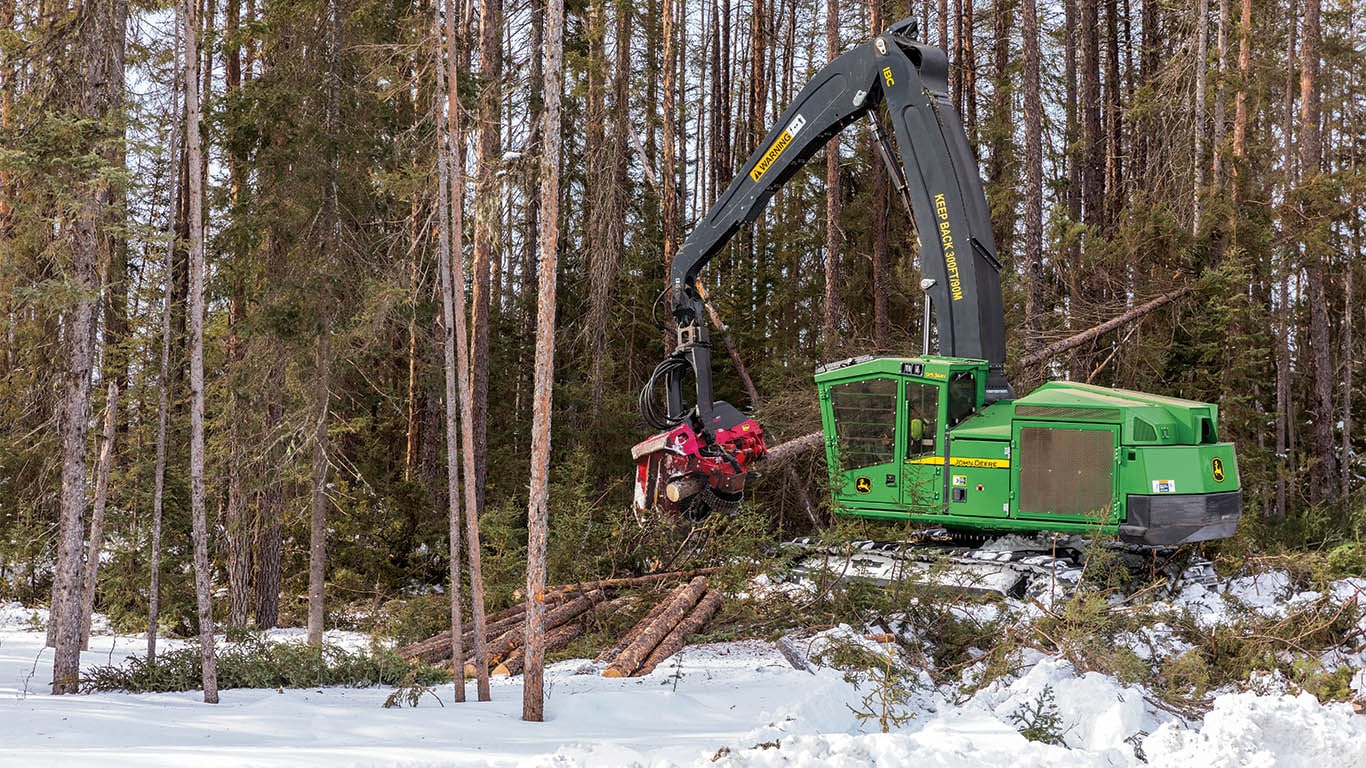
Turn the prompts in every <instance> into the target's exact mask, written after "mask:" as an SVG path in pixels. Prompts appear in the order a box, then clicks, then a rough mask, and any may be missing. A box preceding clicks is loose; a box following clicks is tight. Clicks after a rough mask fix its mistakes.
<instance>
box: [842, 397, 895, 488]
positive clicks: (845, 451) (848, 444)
mask: <svg viewBox="0 0 1366 768" xmlns="http://www.w3.org/2000/svg"><path fill="white" fill-rule="evenodd" d="M830 406H831V410H833V411H834V414H835V434H836V436H837V437H838V439H839V450H840V454H839V460H840V463H841V464H843V469H845V470H851V469H861V468H863V467H872V466H876V465H878V464H886V463H888V462H890V461H891V460H892V458H893V457H894V456H895V455H896V445H895V441H894V439H895V431H896V380H895V379H881V378H879V379H865V380H863V381H851V382H849V383H847V384H836V385H834V386H832V387H830Z"/></svg>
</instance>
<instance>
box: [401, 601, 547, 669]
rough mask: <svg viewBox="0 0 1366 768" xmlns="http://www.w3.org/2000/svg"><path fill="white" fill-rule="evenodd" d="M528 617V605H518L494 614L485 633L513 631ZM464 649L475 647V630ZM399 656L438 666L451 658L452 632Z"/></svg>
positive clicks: (408, 647) (413, 646)
mask: <svg viewBox="0 0 1366 768" xmlns="http://www.w3.org/2000/svg"><path fill="white" fill-rule="evenodd" d="M567 594H568V593H564V594H558V595H555V596H554V600H553V602H558V601H560V600H562V599H564V598H565V597H566V596H567ZM546 601H547V602H552V600H551V597H550V596H549V595H547V596H546ZM525 616H526V603H524V602H522V603H518V604H516V605H514V606H512V607H511V608H506V609H504V610H501V611H499V612H498V613H495V614H493V615H492V616H490V617H489V618H488V624H487V625H486V627H485V629H484V631H485V634H486V635H487V636H488V637H497V636H498V635H500V634H502V633H504V632H506V631H507V630H509V629H511V628H512V627H513V626H521V624H522V620H523V617H525ZM462 637H463V638H464V647H466V648H472V647H473V646H474V630H473V629H471V630H467V631H466V632H465V633H464V635H463V636H462ZM395 652H396V653H397V654H398V655H399V656H402V657H403V658H405V659H407V660H409V661H423V662H426V663H428V664H436V663H439V662H442V661H446V660H447V659H449V658H450V657H451V631H450V630H449V629H448V630H446V631H445V632H442V633H441V634H439V635H433V636H432V637H429V638H427V639H426V640H419V641H417V642H416V643H410V644H408V645H405V646H403V647H402V648H399V649H398V650H397V651H395Z"/></svg>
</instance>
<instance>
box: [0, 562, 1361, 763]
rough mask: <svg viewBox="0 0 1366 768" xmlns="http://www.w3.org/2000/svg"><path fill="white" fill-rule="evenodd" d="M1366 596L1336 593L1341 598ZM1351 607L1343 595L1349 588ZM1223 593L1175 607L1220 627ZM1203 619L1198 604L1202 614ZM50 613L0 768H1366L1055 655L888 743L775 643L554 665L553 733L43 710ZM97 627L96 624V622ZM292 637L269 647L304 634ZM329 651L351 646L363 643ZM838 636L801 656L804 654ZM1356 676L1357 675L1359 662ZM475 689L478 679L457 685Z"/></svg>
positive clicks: (1265, 602)
mask: <svg viewBox="0 0 1366 768" xmlns="http://www.w3.org/2000/svg"><path fill="white" fill-rule="evenodd" d="M1228 586H1229V588H1230V590H1231V591H1233V592H1234V594H1235V595H1236V598H1237V599H1238V600H1239V601H1240V603H1241V604H1248V603H1252V602H1255V601H1257V600H1262V602H1260V603H1256V606H1257V607H1258V608H1259V609H1265V610H1266V611H1268V612H1271V611H1276V610H1280V607H1279V606H1281V605H1283V604H1284V603H1285V602H1287V601H1288V600H1295V599H1300V600H1303V599H1309V598H1308V597H1306V596H1295V595H1290V594H1287V593H1286V592H1285V584H1283V583H1281V582H1280V581H1278V580H1277V577H1275V576H1274V575H1273V576H1272V577H1270V579H1269V580H1268V579H1265V578H1263V579H1255V580H1252V581H1251V582H1243V583H1233V584H1230V585H1228ZM1362 586H1363V585H1361V584H1356V583H1354V582H1340V583H1339V584H1338V585H1335V587H1334V589H1335V591H1336V590H1339V589H1341V590H1342V591H1343V594H1342V595H1341V596H1340V597H1341V598H1342V599H1350V597H1351V595H1350V594H1349V593H1350V592H1351V590H1353V589H1356V590H1358V591H1359V590H1360V589H1361V587H1362ZM1352 594H1355V593H1352ZM1224 600H1225V597H1224V596H1223V595H1221V594H1219V593H1215V592H1210V591H1205V590H1199V591H1188V592H1187V593H1183V594H1182V595H1181V596H1179V597H1178V598H1176V599H1175V601H1176V602H1177V603H1178V604H1180V605H1182V606H1188V607H1191V608H1192V610H1197V611H1198V615H1200V616H1202V617H1203V619H1202V620H1207V621H1209V622H1211V624H1217V623H1218V621H1219V615H1220V612H1221V611H1222V610H1224ZM1201 606H1203V607H1201ZM43 619H45V616H44V615H43V614H42V612H39V611H33V610H28V609H24V608H22V607H20V606H18V605H15V604H11V605H7V606H0V765H4V766H10V765H15V766H22V765H100V766H124V765H126V766H139V768H142V767H144V766H156V765H178V766H180V765H187V764H188V765H194V766H196V768H201V767H202V768H207V767H208V766H218V765H261V766H276V765H279V766H285V765H288V766H298V765H327V766H329V768H341V767H342V766H412V767H417V766H447V765H450V766H485V765H497V766H502V765H526V766H554V767H555V768H570V767H573V766H593V767H596V766H618V765H620V766H631V765H639V766H648V767H650V768H655V767H656V766H671V765H697V766H710V765H719V766H747V765H754V766H866V765H884V766H900V765H917V766H920V765H928V766H955V767H956V766H977V765H980V766H991V767H992V768H1001V767H1002V766H1040V767H1043V766H1047V767H1048V768H1066V767H1067V766H1139V765H1144V764H1145V762H1144V761H1145V760H1146V764H1147V765H1154V766H1181V767H1182V768H1188V767H1194V766H1211V767H1221V768H1222V767H1224V766H1228V767H1229V768H1232V767H1233V766H1266V767H1268V768H1269V767H1271V766H1290V767H1292V768H1293V767H1295V766H1305V767H1309V766H1312V767H1313V768H1328V767H1329V766H1341V767H1342V768H1355V767H1360V768H1366V716H1360V715H1355V714H1353V712H1352V709H1351V707H1350V706H1348V705H1345V704H1329V705H1321V704H1319V702H1318V701H1317V700H1315V699H1314V698H1313V697H1312V696H1309V695H1308V694H1301V695H1298V696H1296V695H1291V694H1286V693H1277V692H1272V693H1270V694H1265V693H1254V692H1230V693H1226V694H1224V695H1221V696H1219V697H1218V698H1216V699H1215V701H1214V707H1213V710H1212V711H1210V712H1209V713H1208V714H1207V715H1206V716H1205V717H1204V718H1203V721H1194V722H1184V721H1182V720H1181V719H1180V718H1178V717H1177V716H1176V715H1173V714H1171V713H1169V712H1167V711H1165V710H1162V709H1159V708H1157V707H1154V706H1153V705H1152V704H1150V703H1149V702H1148V701H1147V700H1146V699H1145V697H1144V692H1143V691H1142V690H1140V689H1137V688H1133V687H1128V686H1125V685H1122V684H1120V683H1118V682H1117V681H1116V680H1114V679H1113V678H1110V677H1107V676H1105V675H1101V674H1099V673H1095V672H1090V673H1086V674H1077V673H1076V672H1075V671H1074V670H1073V669H1072V667H1071V665H1070V664H1068V663H1067V662H1066V661H1062V660H1059V659H1056V658H1051V657H1047V656H1043V655H1041V654H1031V655H1030V656H1028V657H1027V658H1025V659H1024V662H1025V663H1024V665H1023V668H1022V671H1021V673H1020V674H1019V675H1018V676H1016V677H1014V678H1009V679H1002V680H997V681H996V682H994V683H992V684H991V685H988V686H986V687H985V688H983V689H982V690H980V691H978V692H976V693H975V694H974V695H972V696H970V697H963V696H962V695H961V694H960V693H959V691H958V689H956V688H954V687H941V688H935V687H933V686H930V685H928V682H927V681H922V683H923V684H922V685H921V686H918V687H916V689H915V692H914V693H913V694H912V696H911V699H910V700H909V702H908V703H907V705H906V708H905V710H906V713H907V714H910V715H911V719H910V720H909V721H908V722H906V723H905V724H904V725H903V726H901V727H900V728H897V729H895V730H894V731H893V732H892V733H889V734H882V733H880V732H876V731H878V725H877V723H876V722H875V721H874V722H861V721H860V720H859V718H857V717H856V716H855V715H854V712H853V711H852V709H851V707H853V708H865V705H864V703H863V699H864V696H865V695H866V694H867V693H868V691H869V687H868V685H867V684H866V683H865V685H864V686H863V687H862V689H861V690H860V689H856V688H855V687H854V686H853V685H852V684H851V683H849V682H847V681H846V680H845V678H844V675H843V674H842V673H841V672H839V671H837V670H834V669H828V668H815V670H814V672H806V671H800V670H797V669H794V668H793V667H792V666H791V665H790V664H789V663H788V662H787V661H786V659H784V657H783V656H782V655H781V654H780V653H779V652H778V651H777V650H776V649H775V648H774V646H773V645H772V644H770V643H766V642H761V641H745V642H737V643H723V644H712V645H704V646H694V647H690V648H688V649H686V650H685V651H684V652H683V653H681V654H679V656H677V657H675V658H674V659H673V660H671V661H670V662H669V663H666V664H664V665H661V666H660V667H659V669H657V670H656V671H655V672H654V673H653V674H651V675H648V676H646V677H642V678H634V679H606V678H602V677H600V676H598V675H597V674H593V672H594V670H593V668H592V667H591V665H589V664H588V663H587V662H585V661H567V662H562V663H559V664H556V665H554V666H552V667H551V668H550V669H549V670H548V675H547V691H548V700H547V705H546V715H547V721H546V722H545V723H524V722H522V721H521V720H520V715H521V681H520V678H512V679H497V678H495V680H494V684H493V701H492V702H488V703H478V702H470V703H466V704H461V705H455V704H454V703H453V702H452V701H451V688H450V686H449V685H447V686H444V687H443V688H441V689H439V691H438V693H439V695H440V697H441V699H442V700H443V702H444V706H442V705H441V704H439V703H438V702H437V701H436V699H434V698H432V697H430V696H428V697H426V698H424V700H423V701H422V703H421V704H420V706H418V707H416V708H406V707H405V708H401V709H400V708H395V709H385V708H384V707H383V706H382V704H383V702H384V700H385V698H386V697H387V696H388V694H389V690H388V689H381V688H371V689H355V688H321V689H306V690H287V691H283V692H280V691H276V690H225V691H223V692H222V703H220V704H218V705H216V706H210V705H205V704H203V703H201V702H200V695H199V694H198V693H196V692H188V693H180V694H116V693H101V694H93V695H82V696H63V697H53V696H49V695H47V694H46V691H47V689H48V682H49V681H50V679H51V651H50V650H46V649H44V648H43V634H42V631H41V626H42V621H43ZM97 626H98V625H97ZM298 636H299V633H298V632H290V631H283V632H280V633H277V634H276V635H275V637H277V638H278V639H281V640H291V639H294V640H297V639H298ZM328 639H329V642H337V643H340V644H346V645H352V646H357V645H363V643H364V638H363V636H358V635H355V634H338V635H335V636H330V637H329V638H328ZM840 639H843V640H844V641H846V642H856V643H860V644H863V645H864V646H866V647H867V648H869V649H876V648H877V647H878V646H877V645H876V644H875V643H870V642H868V641H867V640H865V639H864V638H863V637H862V635H861V634H859V633H856V632H853V631H851V630H849V629H848V628H841V629H836V630H831V631H829V632H827V633H823V634H822V635H819V636H817V637H816V638H810V639H806V640H802V641H798V642H797V643H796V647H797V648H798V649H799V651H801V652H803V653H805V654H808V655H814V654H815V652H816V651H818V650H819V648H820V647H821V645H822V644H825V643H830V642H834V641H836V640H840ZM144 650H145V641H144V640H142V639H141V638H135V637H126V636H115V635H111V634H107V633H106V634H98V635H96V636H95V637H94V638H92V640H91V651H89V652H88V653H86V654H85V655H84V656H83V657H82V663H83V665H86V666H90V665H96V664H108V663H110V662H111V661H113V662H117V661H118V660H119V659H120V658H122V657H124V656H126V655H130V654H138V653H141V652H143V651H144ZM1348 663H1354V664H1357V665H1359V664H1360V659H1352V660H1349V662H1348ZM1046 690H1047V691H1049V692H1051V694H1052V696H1053V700H1054V702H1055V705H1056V709H1055V710H1053V711H1054V712H1055V713H1056V715H1057V718H1058V723H1059V727H1058V728H1057V729H1056V730H1057V731H1059V732H1060V735H1061V739H1062V741H1063V743H1064V744H1065V746H1053V745H1048V744H1044V743H1041V742H1031V741H1028V740H1026V739H1025V738H1024V736H1022V735H1020V733H1019V732H1018V730H1017V729H1018V723H1017V722H1016V720H1015V719H1014V718H1012V715H1013V714H1016V713H1018V712H1021V711H1022V708H1025V707H1028V706H1030V705H1033V704H1036V703H1037V702H1039V701H1040V697H1041V696H1043V695H1044V693H1045V691H1046ZM469 692H470V694H471V696H473V693H474V688H473V685H471V686H470V687H469Z"/></svg>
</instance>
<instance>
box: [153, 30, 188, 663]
mask: <svg viewBox="0 0 1366 768" xmlns="http://www.w3.org/2000/svg"><path fill="white" fill-rule="evenodd" d="M173 26H174V28H175V32H174V36H175V42H174V44H173V46H172V51H171V52H172V56H173V60H176V61H179V60H180V57H181V56H182V55H183V54H182V52H181V50H180V46H181V39H180V30H181V25H180V23H179V20H177V22H176V23H175V24H174V25H173ZM182 87H183V80H182V70H181V68H180V67H176V68H175V77H174V85H173V87H172V94H171V114H172V116H173V117H172V120H171V149H170V153H169V155H168V163H169V166H170V173H169V176H170V178H171V193H170V195H169V198H168V200H167V218H166V253H165V257H164V258H163V260H162V269H163V270H164V274H163V276H162V286H163V293H162V309H161V368H160V372H159V373H158V376H157V433H156V469H155V470H154V472H155V478H154V480H153V486H152V542H151V549H152V551H151V557H150V560H151V565H150V566H149V568H150V570H151V583H150V584H149V585H148V589H147V595H148V599H147V664H148V665H149V666H150V665H152V664H155V663H156V658H157V629H158V627H157V624H158V622H159V621H160V618H161V522H162V513H163V509H162V502H163V494H164V492H165V488H166V420H167V412H168V411H169V403H168V400H169V397H170V394H169V392H170V389H171V377H170V368H171V303H172V300H173V296H174V293H175V251H176V232H178V231H179V224H178V223H177V222H176V212H177V211H179V210H180V203H179V199H180V196H181V195H182V194H183V193H184V190H183V189H182V188H181V187H180V173H179V172H178V170H177V169H178V168H179V166H180V155H181V146H180V126H181V121H182V119H183V115H182V114H181V111H180V92H181V89H182Z"/></svg>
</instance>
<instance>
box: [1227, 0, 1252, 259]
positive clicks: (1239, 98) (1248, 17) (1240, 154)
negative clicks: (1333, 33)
mask: <svg viewBox="0 0 1366 768" xmlns="http://www.w3.org/2000/svg"><path fill="white" fill-rule="evenodd" d="M1241 5H1242V7H1241V9H1240V13H1239V15H1238V91H1237V92H1236V93H1235V94H1234V96H1233V167H1232V174H1233V205H1232V206H1231V209H1230V213H1229V231H1230V233H1231V234H1232V239H1233V242H1234V244H1235V245H1237V244H1238V242H1239V240H1238V230H1239V226H1238V225H1239V222H1240V219H1241V217H1240V216H1239V215H1238V214H1239V210H1240V209H1241V207H1242V203H1243V199H1244V197H1245V196H1246V194H1247V191H1246V190H1245V189H1244V187H1245V186H1246V185H1247V174H1246V172H1245V167H1246V163H1247V126H1248V122H1249V115H1248V107H1247V96H1248V88H1249V87H1250V86H1251V78H1252V0H1242V4H1241Z"/></svg>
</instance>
